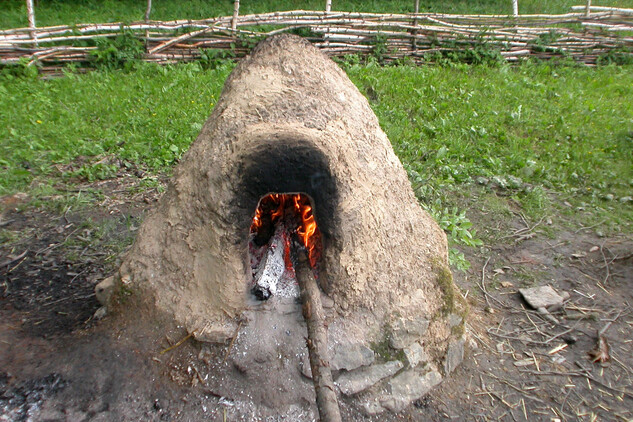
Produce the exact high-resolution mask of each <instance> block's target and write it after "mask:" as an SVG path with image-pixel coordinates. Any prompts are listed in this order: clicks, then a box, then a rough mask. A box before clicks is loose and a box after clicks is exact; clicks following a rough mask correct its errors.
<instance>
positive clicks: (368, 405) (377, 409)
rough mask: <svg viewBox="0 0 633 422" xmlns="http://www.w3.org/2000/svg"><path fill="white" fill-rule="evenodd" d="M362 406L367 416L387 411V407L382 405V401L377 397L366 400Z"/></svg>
mask: <svg viewBox="0 0 633 422" xmlns="http://www.w3.org/2000/svg"><path fill="white" fill-rule="evenodd" d="M361 407H362V409H363V412H364V413H365V414H366V415H367V416H373V415H377V414H379V413H382V412H384V411H385V408H384V407H382V406H381V405H380V403H378V400H376V399H373V400H370V401H366V402H365V403H363V404H362V405H361Z"/></svg>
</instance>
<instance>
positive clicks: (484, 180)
mask: <svg viewBox="0 0 633 422" xmlns="http://www.w3.org/2000/svg"><path fill="white" fill-rule="evenodd" d="M476 180H477V183H478V184H480V185H487V184H488V181H489V180H488V179H487V178H485V177H483V176H479V177H478V178H477V179H476Z"/></svg>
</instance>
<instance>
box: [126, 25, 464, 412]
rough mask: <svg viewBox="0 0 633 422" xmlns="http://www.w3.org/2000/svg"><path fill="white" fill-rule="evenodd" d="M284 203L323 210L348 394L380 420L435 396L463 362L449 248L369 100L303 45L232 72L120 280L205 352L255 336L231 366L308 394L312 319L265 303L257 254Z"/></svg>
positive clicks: (286, 301)
mask: <svg viewBox="0 0 633 422" xmlns="http://www.w3.org/2000/svg"><path fill="white" fill-rule="evenodd" d="M271 193H273V194H297V195H298V194H302V195H304V196H302V197H301V198H309V201H308V200H307V199H302V200H303V201H304V204H309V205H310V212H311V213H312V215H313V218H314V220H315V221H316V223H317V225H318V229H319V233H320V242H321V245H320V248H321V249H320V254H319V258H318V264H317V266H318V269H317V268H316V267H315V271H316V272H317V275H318V281H319V283H320V285H321V288H322V290H323V303H324V307H325V310H326V319H327V326H328V344H329V349H330V356H331V362H330V366H331V368H332V369H333V371H334V375H335V381H336V384H337V385H338V387H339V390H340V394H343V395H345V396H350V397H354V398H355V399H357V400H358V403H360V404H361V405H362V406H363V407H364V409H365V411H366V412H367V413H376V412H380V411H383V410H384V409H390V410H395V411H397V410H400V409H402V408H403V407H404V406H406V405H407V404H409V403H410V402H411V401H412V400H416V399H417V398H419V397H420V396H422V395H423V394H426V392H428V391H429V389H430V388H431V387H432V386H434V385H436V384H437V383H439V382H440V381H441V379H442V378H443V377H444V376H445V375H446V374H447V373H448V372H450V371H451V370H452V369H453V368H454V367H455V365H456V364H458V363H459V362H460V361H461V357H462V354H463V344H464V341H463V338H462V333H463V318H462V312H463V309H462V307H461V305H460V303H458V301H457V299H458V298H459V295H458V294H457V293H456V290H455V287H454V285H453V281H452V277H451V273H450V271H449V269H448V265H447V244H446V236H445V235H444V233H443V232H442V231H441V230H440V228H439V227H438V225H437V224H436V223H435V222H434V221H433V220H432V219H431V217H430V216H429V215H428V214H427V213H426V212H424V211H423V210H422V209H421V208H420V206H419V205H418V203H417V201H416V198H415V196H414V194H413V191H412V189H411V186H410V183H409V181H408V179H407V175H406V172H405V171H404V169H403V167H402V165H401V163H400V161H399V160H398V158H397V157H396V155H395V154H394V152H393V149H392V147H391V144H390V143H389V140H388V139H387V137H386V135H385V134H384V133H383V131H382V130H381V129H380V126H379V124H378V120H377V118H376V116H375V115H374V113H373V112H372V110H371V108H370V107H369V104H368V102H367V100H366V99H365V98H364V97H363V96H362V95H361V93H360V92H359V91H358V90H357V89H356V87H355V86H354V85H353V84H352V82H351V81H350V80H349V79H348V78H347V76H346V75H345V73H344V72H343V71H342V70H341V69H339V68H338V67H337V65H336V64H335V63H334V62H332V61H331V60H330V59H328V58H327V57H326V56H325V55H324V54H323V53H321V52H319V51H318V50H317V49H316V48H314V47H312V46H311V45H310V44H309V43H308V42H306V41H304V40H302V39H301V38H299V37H295V36H289V35H281V36H276V37H272V38H269V39H267V40H265V41H263V42H262V43H260V44H259V45H258V46H257V47H256V48H255V49H254V50H253V52H252V53H251V55H250V56H248V57H246V58H245V59H243V60H242V61H241V62H240V63H239V65H238V66H237V68H236V69H235V70H234V71H233V72H232V74H231V75H230V77H229V78H228V80H227V82H226V85H225V87H224V91H223V92H222V96H221V98H220V100H219V102H218V103H217V106H216V107H215V110H214V111H213V114H212V115H211V117H210V118H209V120H208V121H207V122H206V124H205V125H204V128H203V129H202V132H201V133H200V135H199V136H198V138H197V140H196V141H195V142H194V143H193V144H192V146H191V148H190V149H189V151H188V152H187V153H186V154H185V155H184V156H183V158H182V160H181V162H180V164H179V165H178V167H177V168H176V170H175V173H174V176H173V179H172V181H171V183H170V185H169V187H168V189H167V192H166V193H165V194H164V196H163V197H162V199H161V200H160V204H159V205H158V207H157V208H156V210H155V211H154V212H153V213H152V214H151V215H149V216H148V217H147V218H146V220H145V222H144V223H143V225H142V227H141V229H140V231H139V234H138V238H137V239H136V242H135V243H134V246H133V247H132V249H131V250H130V252H129V253H128V254H127V255H126V257H125V258H124V260H123V264H122V266H121V268H120V272H119V277H118V278H119V280H120V281H121V282H122V283H124V284H127V285H128V286H129V287H130V288H131V289H132V290H133V291H135V292H137V293H138V294H139V295H140V296H142V297H143V298H145V299H146V302H147V303H151V305H152V306H155V308H156V309H158V310H159V311H161V312H164V313H165V314H166V315H168V316H169V317H170V318H173V319H174V320H175V321H176V322H177V323H179V324H182V325H184V326H185V327H186V328H187V329H188V330H189V332H191V333H193V334H194V335H195V337H196V338H197V339H199V340H202V341H213V342H222V341H225V340H227V339H229V338H232V337H233V336H234V335H235V333H236V332H237V331H236V330H238V327H239V336H238V337H237V341H236V342H235V346H234V347H233V350H232V352H231V359H232V362H233V363H234V364H235V365H236V366H238V367H240V368H242V374H243V375H244V374H245V375H244V376H246V377H247V379H248V377H262V376H265V375H263V374H265V371H268V372H269V373H270V371H274V372H275V374H276V375H275V376H274V377H272V378H274V379H270V380H269V382H270V383H271V388H275V386H276V385H277V384H279V385H281V384H283V385H287V384H288V383H302V382H303V381H301V379H303V378H302V377H305V375H309V374H304V375H300V373H299V369H300V367H301V366H302V360H303V358H302V356H303V355H305V339H304V337H305V323H304V322H303V319H302V318H301V313H300V306H299V305H298V304H297V301H296V299H294V298H292V297H289V298H288V297H275V295H274V294H272V295H268V296H269V297H266V299H268V300H266V301H258V300H256V299H257V298H256V297H255V295H253V277H254V275H256V274H257V273H258V272H261V271H260V270H258V269H257V268H254V266H255V267H257V266H260V265H261V260H262V259H264V260H265V259H267V258H261V257H260V258H259V263H257V264H255V265H253V262H252V261H253V260H252V256H251V254H252V250H250V249H252V248H249V242H251V241H252V239H253V236H254V235H257V233H254V232H253V224H254V217H255V216H256V210H258V207H259V206H260V205H261V202H260V201H262V198H265V197H266V196H267V195H269V194H271ZM289 201H290V199H289ZM275 204H277V205H275V207H277V209H278V208H279V207H281V206H280V205H279V204H278V203H275ZM269 208H271V209H272V208H274V207H272V206H270V207H269ZM270 218H271V221H272V217H270ZM293 218H294V217H293ZM293 227H294V226H293ZM292 230H293V229H292V227H290V229H289V231H292ZM272 231H273V230H272V229H271V230H269V232H270V233H272ZM271 236H272V235H270V234H269V235H268V236H266V238H265V240H264V241H262V242H260V245H259V246H261V244H266V242H270V240H269V239H270V238H271ZM273 249H274V248H273ZM262 271H263V270H262ZM272 273H273V274H274V273H275V272H274V271H273V272H272ZM260 276H261V274H260ZM273 290H274V289H273ZM275 291H276V290H275ZM269 293H270V292H269ZM273 293H274V292H273ZM260 296H262V295H261V294H260ZM270 296H272V297H270ZM262 298H264V297H259V299H262ZM238 321H241V322H239V323H238ZM282 355H283V356H284V358H283V359H281V356H282ZM258 365H259V366H258ZM260 367H261V368H260ZM245 368H246V369H245ZM249 368H250V369H249ZM258 368H259V369H258ZM263 368H266V369H265V370H264V369H263ZM305 372H308V371H307V370H306V369H305V368H304V373H305ZM304 384H305V382H304ZM307 385H308V387H306V390H305V391H309V390H310V389H309V383H308V384H307ZM302 388H303V387H302ZM306 394H310V393H307V392H299V393H297V394H295V395H294V396H293V395H292V394H289V396H288V399H289V401H290V402H291V401H292V399H293V397H295V396H296V397H295V398H296V399H297V400H298V398H299V397H300V396H305V395H306Z"/></svg>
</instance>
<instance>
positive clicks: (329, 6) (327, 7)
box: [325, 0, 332, 13]
mask: <svg viewBox="0 0 633 422" xmlns="http://www.w3.org/2000/svg"><path fill="white" fill-rule="evenodd" d="M325 11H326V13H330V12H331V11H332V0H326V2H325Z"/></svg>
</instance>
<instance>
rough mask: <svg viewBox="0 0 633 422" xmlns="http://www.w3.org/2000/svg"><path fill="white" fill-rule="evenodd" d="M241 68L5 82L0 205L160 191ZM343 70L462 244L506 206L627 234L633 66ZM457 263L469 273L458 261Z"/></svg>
mask: <svg viewBox="0 0 633 422" xmlns="http://www.w3.org/2000/svg"><path fill="white" fill-rule="evenodd" d="M232 67H233V64H231V63H230V62H225V63H224V64H221V65H220V66H219V67H217V68H215V69H212V70H204V69H203V68H202V66H201V65H200V64H199V63H191V64H182V65H177V66H171V67H159V66H157V65H151V64H141V63H136V64H132V65H131V67H129V68H128V70H127V71H124V70H100V71H94V72H91V73H88V74H83V75H79V74H72V73H68V74H67V75H66V76H64V77H61V78H55V79H52V80H42V79H37V78H34V77H15V76H11V75H6V74H5V76H0V171H1V172H2V176H3V177H1V178H0V195H7V194H12V193H15V192H19V191H22V192H27V193H28V194H29V195H30V197H31V198H32V200H33V202H32V204H33V205H35V206H37V205H42V204H45V202H43V201H42V200H43V199H44V200H45V198H50V197H54V196H55V195H59V194H60V193H61V194H62V196H63V198H64V199H63V201H61V202H60V203H59V204H57V205H56V206H58V207H61V208H60V209H62V211H61V212H63V208H64V207H68V206H72V207H73V208H74V209H76V208H77V207H81V206H85V205H88V206H90V205H91V204H96V203H98V202H99V200H100V197H101V194H100V192H99V191H98V190H94V191H92V190H90V189H88V190H83V191H80V192H72V190H73V189H72V187H73V186H74V185H75V184H76V183H77V182H84V181H88V182H89V181H94V180H99V179H109V178H115V177H116V175H117V172H118V171H119V170H120V169H121V168H123V169H138V168H140V169H142V170H143V171H145V172H146V174H147V176H148V179H147V180H148V181H150V182H151V181H152V180H153V179H152V178H155V177H156V176H158V175H162V174H168V173H169V172H170V171H171V169H172V168H173V165H174V163H175V162H177V160H178V159H179V157H180V155H181V154H182V153H183V151H185V150H186V149H187V148H188V147H189V145H190V144H191V142H192V141H193V140H194V139H195V137H196V136H197V134H198V133H199V131H200V129H201V128H202V124H203V123H204V121H205V119H206V118H207V117H208V115H209V114H210V112H211V110H212V109H213V106H214V105H215V103H216V101H217V99H218V97H219V95H220V91H221V88H222V86H223V84H224V81H225V79H226V77H227V76H228V74H229V72H230V70H231V69H232ZM344 68H345V70H346V72H347V73H348V75H349V76H350V78H351V79H352V80H353V82H354V83H355V84H356V85H357V86H358V87H359V89H360V90H361V91H362V92H363V93H364V94H365V95H366V96H367V97H368V98H369V100H370V103H371V105H372V107H373V109H374V111H375V112H376V114H377V115H378V117H379V120H380V123H381V125H382V127H383V128H384V130H385V131H386V133H387V135H388V136H389V138H390V139H391V142H392V144H393V146H394V149H395V151H396V154H397V155H398V156H399V157H400V159H401V160H402V162H403V164H404V165H405V167H406V168H407V170H408V172H409V176H410V178H411V181H412V184H413V187H414V189H415V191H416V194H417V196H418V198H419V199H420V201H421V203H422V204H423V206H424V207H425V208H426V209H428V210H429V211H430V212H431V213H432V214H433V215H434V217H435V218H436V219H437V220H438V221H439V222H440V224H441V226H442V228H443V229H445V230H446V231H447V232H448V233H449V235H450V236H449V237H450V239H451V240H452V242H453V245H456V244H463V245H466V246H478V245H480V244H481V242H480V241H479V240H478V236H477V234H476V232H475V231H474V229H473V227H472V224H471V222H470V221H469V217H468V213H464V211H463V210H464V209H469V208H471V207H478V208H479V209H481V210H482V211H485V212H487V213H492V214H490V215H491V216H493V215H494V216H493V217H491V221H490V223H492V224H496V223H497V222H496V220H498V219H503V218H509V216H510V214H509V212H507V209H508V207H509V206H510V204H513V205H512V206H513V207H514V208H515V209H516V207H518V208H519V210H520V211H521V212H522V213H523V214H524V215H526V216H527V218H529V219H531V220H532V221H533V222H536V221H537V220H538V219H540V218H541V217H545V216H552V215H560V216H562V217H563V218H564V219H566V220H567V221H569V222H570V224H575V225H577V224H583V225H591V224H594V223H596V222H599V221H602V220H605V221H606V226H607V227H606V228H607V230H610V231H620V232H625V233H631V224H632V223H631V222H632V221H633V204H632V203H630V202H628V203H626V202H623V201H624V199H625V198H626V197H627V196H628V197H630V196H631V192H632V191H633V166H632V165H631V163H632V162H633V102H631V101H630V99H631V98H633V67H632V66H619V67H618V66H605V67H598V68H593V69H592V68H584V67H576V66H554V65H552V64H545V63H541V64H538V63H527V64H525V65H522V66H518V67H509V66H498V67H487V66H467V65H451V66H426V67H412V66H397V67H396V66H394V67H380V66H377V65H375V64H373V63H372V62H371V61H370V63H369V64H367V65H360V64H351V65H344ZM69 187H70V188H71V189H70V193H64V192H66V191H67V190H68V188H69ZM468 198H470V199H468ZM475 198H478V199H475ZM621 200H622V201H621ZM475 201H476V202H475ZM565 202H568V203H569V204H570V205H563V204H564V203H565ZM48 206H55V205H51V204H48ZM497 216H498V218H497ZM482 232H484V234H485V231H484V230H482ZM484 238H485V239H486V240H494V236H492V235H491V236H485V237H484ZM451 258H452V262H453V264H455V265H456V266H458V267H460V266H461V267H464V266H466V265H467V261H465V259H464V257H463V255H461V254H460V253H459V252H458V251H457V250H456V249H453V250H452V251H451Z"/></svg>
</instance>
